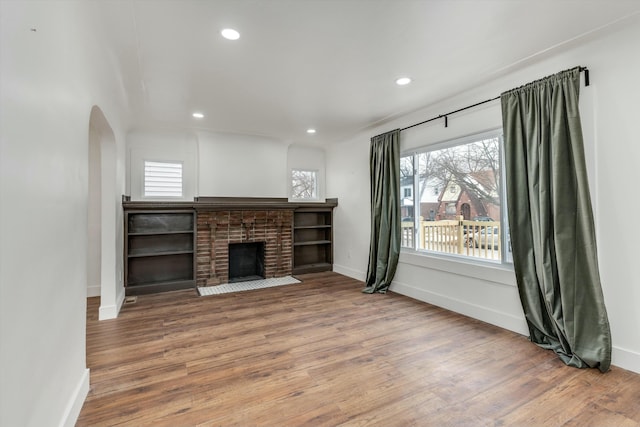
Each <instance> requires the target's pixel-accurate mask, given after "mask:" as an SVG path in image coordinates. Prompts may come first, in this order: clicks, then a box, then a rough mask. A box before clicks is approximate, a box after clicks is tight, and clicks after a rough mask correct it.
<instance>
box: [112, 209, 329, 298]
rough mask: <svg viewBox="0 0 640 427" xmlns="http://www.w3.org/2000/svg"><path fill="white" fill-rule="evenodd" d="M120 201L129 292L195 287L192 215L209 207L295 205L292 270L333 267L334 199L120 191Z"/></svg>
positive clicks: (307, 270) (300, 272) (300, 270)
mask: <svg viewBox="0 0 640 427" xmlns="http://www.w3.org/2000/svg"><path fill="white" fill-rule="evenodd" d="M122 205H123V208H124V212H125V239H124V240H125V251H124V252H125V253H124V261H125V291H126V294H127V295H137V294H143V293H151V292H162V291H167V290H176V289H185V288H192V287H195V284H196V260H197V259H198V254H197V253H196V251H197V246H196V224H197V220H196V218H197V216H198V214H199V213H200V214H203V212H204V213H206V212H210V211H237V210H242V211H246V210H257V211H261V210H269V211H271V210H276V211H277V210H289V211H293V225H292V230H291V231H292V232H293V251H292V260H291V261H292V262H291V265H292V266H293V268H292V273H293V274H302V273H311V272H320V271H331V270H332V269H333V209H334V208H335V207H336V206H337V205H338V200H337V199H327V200H326V201H325V202H289V201H288V200H287V199H285V198H256V197H196V198H195V199H194V201H193V202H187V201H183V202H169V201H167V202H163V201H131V200H130V198H129V197H128V196H124V197H123V201H122ZM287 227H289V225H287ZM198 271H199V270H198ZM198 274H199V273H198Z"/></svg>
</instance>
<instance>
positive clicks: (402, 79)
mask: <svg viewBox="0 0 640 427" xmlns="http://www.w3.org/2000/svg"><path fill="white" fill-rule="evenodd" d="M409 83H411V79H410V78H409V77H400V78H397V79H396V84H397V85H398V86H404V85H408V84H409Z"/></svg>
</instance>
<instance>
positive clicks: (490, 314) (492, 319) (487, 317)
mask: <svg viewBox="0 0 640 427" xmlns="http://www.w3.org/2000/svg"><path fill="white" fill-rule="evenodd" d="M389 289H390V290H391V291H393V292H396V293H398V294H402V295H405V296H408V297H410V298H413V299H417V300H419V301H424V302H426V303H429V304H433V305H437V306H438V307H442V308H445V309H447V310H451V311H454V312H456V313H460V314H463V315H465V316H469V317H472V318H474V319H478V320H481V321H483V322H487V323H490V324H492V325H495V326H499V327H501V328H503V329H508V330H510V331H513V332H516V333H518V334H521V335H525V336H528V335H529V329H528V328H527V322H526V320H525V319H524V317H518V316H514V315H512V314H508V313H504V312H501V311H497V310H494V309H490V308H487V307H483V306H480V305H477V304H471V303H469V302H468V301H462V300H459V299H456V298H451V297H449V296H447V295H441V294H437V293H435V292H431V291H428V290H426V289H420V288H416V287H413V286H410V285H407V284H404V283H399V282H396V281H394V282H393V283H392V284H391V287H390V288H389Z"/></svg>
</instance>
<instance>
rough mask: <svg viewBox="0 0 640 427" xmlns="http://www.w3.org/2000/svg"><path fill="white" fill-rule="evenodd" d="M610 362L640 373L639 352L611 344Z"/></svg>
mask: <svg viewBox="0 0 640 427" xmlns="http://www.w3.org/2000/svg"><path fill="white" fill-rule="evenodd" d="M611 364H612V365H614V366H617V367H619V368H622V369H626V370H628V371H633V372H636V373H638V374H640V353H637V352H635V351H631V350H627V349H625V348H621V347H616V346H613V348H612V349H611Z"/></svg>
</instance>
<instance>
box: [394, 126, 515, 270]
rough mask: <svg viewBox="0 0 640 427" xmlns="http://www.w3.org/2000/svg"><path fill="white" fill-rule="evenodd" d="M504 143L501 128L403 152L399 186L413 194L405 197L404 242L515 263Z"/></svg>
mask: <svg viewBox="0 0 640 427" xmlns="http://www.w3.org/2000/svg"><path fill="white" fill-rule="evenodd" d="M501 147H502V135H501V133H499V132H497V131H496V132H492V133H489V134H482V135H477V136H474V137H471V138H465V139H463V140H457V141H452V142H449V143H446V144H440V145H438V146H435V147H433V148H432V147H425V148H424V149H419V150H417V151H415V152H413V153H409V154H405V155H403V156H402V158H401V159H400V185H401V187H402V188H405V187H406V186H411V188H413V196H414V197H405V198H403V199H402V202H401V215H402V217H403V221H402V246H403V247H405V248H411V249H415V250H419V251H429V252H436V253H441V254H451V255H455V256H464V257H471V258H474V259H477V260H489V261H493V262H502V261H505V262H510V254H509V253H508V252H510V251H509V250H507V251H504V250H503V249H504V248H505V247H507V249H509V246H508V244H507V242H508V239H507V237H508V230H507V227H506V226H505V225H506V221H503V215H504V214H503V209H502V206H503V203H502V200H503V199H504V195H503V192H504V185H503V181H502V180H503V176H502V173H501V169H502V159H501V156H502V150H501ZM404 194H405V195H406V192H404ZM503 224H505V225H503ZM505 252H507V253H505Z"/></svg>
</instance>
